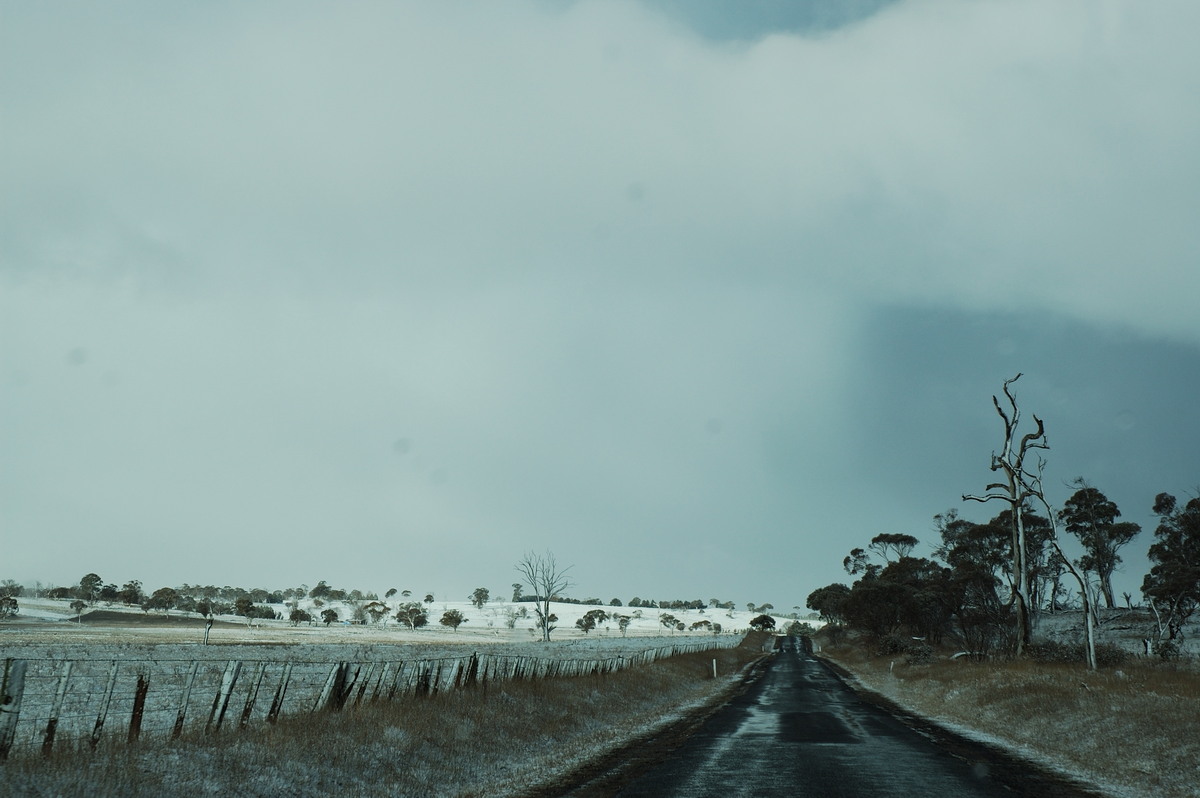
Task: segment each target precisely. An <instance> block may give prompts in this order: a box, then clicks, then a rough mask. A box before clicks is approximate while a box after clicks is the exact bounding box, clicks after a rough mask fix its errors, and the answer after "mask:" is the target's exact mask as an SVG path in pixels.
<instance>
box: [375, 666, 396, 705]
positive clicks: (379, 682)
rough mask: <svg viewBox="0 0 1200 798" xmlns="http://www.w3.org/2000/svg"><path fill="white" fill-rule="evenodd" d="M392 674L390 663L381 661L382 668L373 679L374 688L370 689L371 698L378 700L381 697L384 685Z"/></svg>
mask: <svg viewBox="0 0 1200 798" xmlns="http://www.w3.org/2000/svg"><path fill="white" fill-rule="evenodd" d="M391 675H392V663H391V662H385V663H383V668H382V670H380V671H379V678H378V679H376V680H375V688H374V689H373V690H371V700H372V701H378V700H379V699H380V698H381V697H383V691H384V685H385V684H387V682H388V678H389V677H390V676H391Z"/></svg>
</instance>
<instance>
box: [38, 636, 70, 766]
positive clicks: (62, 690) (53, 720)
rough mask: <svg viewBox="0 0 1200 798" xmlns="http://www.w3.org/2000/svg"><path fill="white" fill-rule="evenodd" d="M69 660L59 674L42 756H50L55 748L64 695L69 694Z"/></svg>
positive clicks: (43, 736)
mask: <svg viewBox="0 0 1200 798" xmlns="http://www.w3.org/2000/svg"><path fill="white" fill-rule="evenodd" d="M73 664H74V663H72V662H71V660H67V661H66V662H64V663H63V664H62V671H61V672H60V673H59V675H58V690H56V691H55V692H54V703H53V704H51V705H50V718H49V719H48V720H47V721H46V733H45V734H44V735H42V756H50V752H51V751H52V750H53V749H54V733H55V732H56V731H57V730H58V716H59V715H60V714H62V705H63V697H64V696H66V694H67V682H68V681H70V679H71V666H72V665H73Z"/></svg>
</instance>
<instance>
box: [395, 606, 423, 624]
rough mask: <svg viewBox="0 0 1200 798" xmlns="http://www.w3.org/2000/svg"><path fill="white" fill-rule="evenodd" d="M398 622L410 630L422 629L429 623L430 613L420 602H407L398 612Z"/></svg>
mask: <svg viewBox="0 0 1200 798" xmlns="http://www.w3.org/2000/svg"><path fill="white" fill-rule="evenodd" d="M395 617H396V620H397V621H399V622H400V623H402V624H403V625H405V626H407V627H408V628H409V629H420V628H421V627H422V626H425V625H426V624H428V623H429V613H428V610H426V608H425V607H424V606H422V604H421V602H419V601H407V602H405V603H404V604H401V605H400V607H399V608H398V609H397V610H396V616H395Z"/></svg>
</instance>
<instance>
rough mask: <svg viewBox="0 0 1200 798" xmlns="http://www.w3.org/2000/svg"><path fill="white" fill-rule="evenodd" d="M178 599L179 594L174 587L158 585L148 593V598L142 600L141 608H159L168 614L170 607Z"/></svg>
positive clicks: (147, 609) (146, 609)
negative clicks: (158, 586)
mask: <svg viewBox="0 0 1200 798" xmlns="http://www.w3.org/2000/svg"><path fill="white" fill-rule="evenodd" d="M178 600H179V594H178V593H177V592H175V589H174V588H170V587H160V588H159V589H158V590H155V591H154V593H152V594H151V595H150V597H149V598H148V599H146V600H145V601H143V602H142V610H144V611H147V612H148V611H150V610H161V611H163V612H165V613H167V614H170V612H171V608H172V607H174V606H175V602H176V601H178Z"/></svg>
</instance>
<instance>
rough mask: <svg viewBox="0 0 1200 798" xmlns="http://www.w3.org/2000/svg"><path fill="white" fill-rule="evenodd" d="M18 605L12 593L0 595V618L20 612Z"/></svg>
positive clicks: (9, 616)
mask: <svg viewBox="0 0 1200 798" xmlns="http://www.w3.org/2000/svg"><path fill="white" fill-rule="evenodd" d="M20 609H21V608H20V606H18V604H17V597H16V596H12V595H3V596H0V619H3V618H11V617H12V616H14V615H16V614H17V613H18V612H20Z"/></svg>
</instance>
